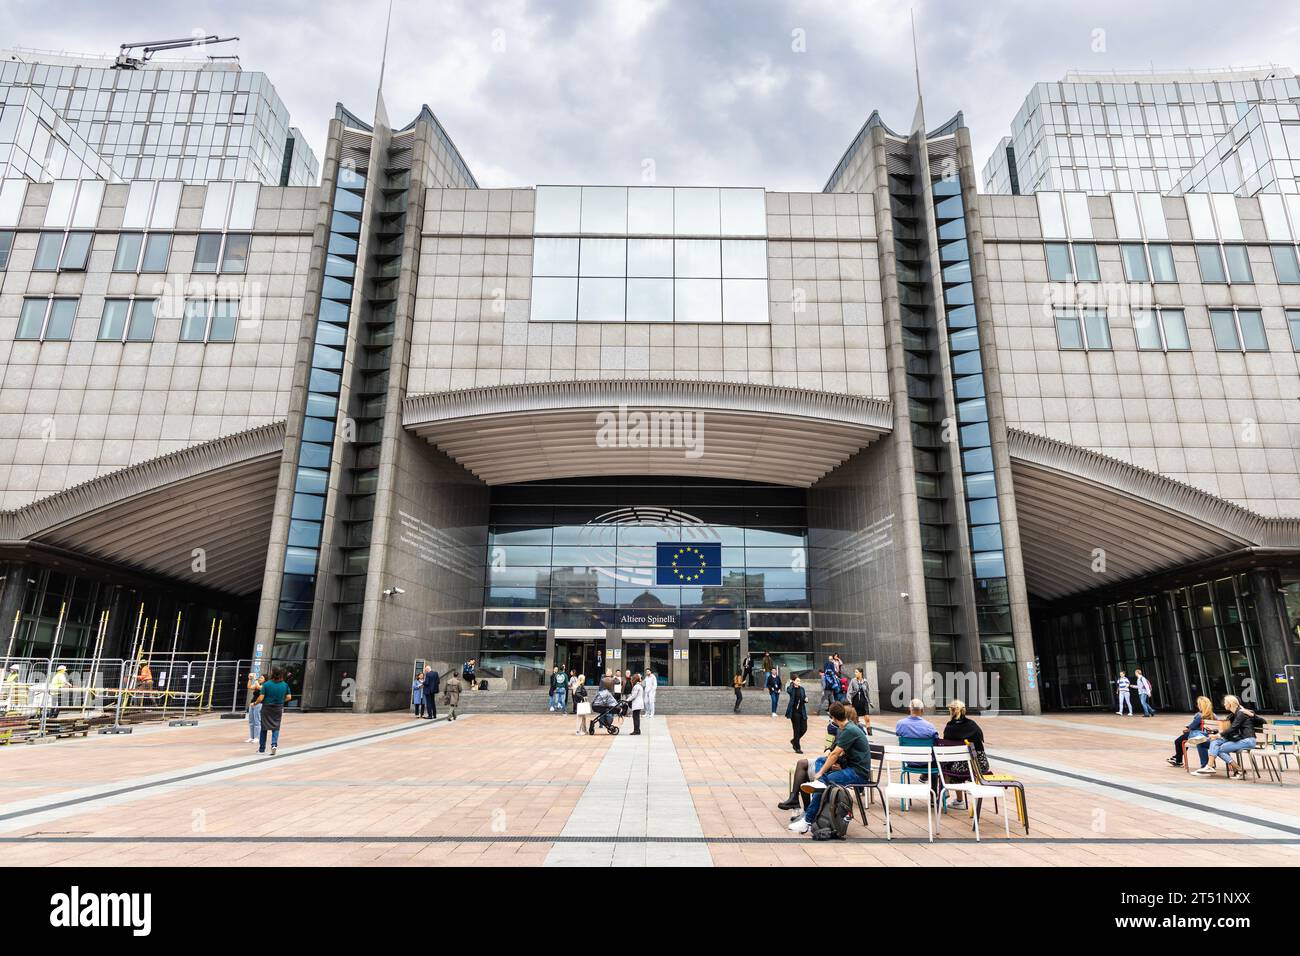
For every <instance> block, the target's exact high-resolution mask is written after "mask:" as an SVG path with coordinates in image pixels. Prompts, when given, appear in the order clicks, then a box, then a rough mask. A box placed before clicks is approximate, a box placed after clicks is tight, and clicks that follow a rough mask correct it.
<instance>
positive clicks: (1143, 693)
mask: <svg viewBox="0 0 1300 956" xmlns="http://www.w3.org/2000/svg"><path fill="white" fill-rule="evenodd" d="M1133 676H1134V678H1136V679H1137V688H1138V702H1139V703H1140V704H1141V705H1142V716H1143V717H1154V716H1155V713H1156V710H1155V708H1154V707H1152V706H1151V681H1149V680H1147V678H1146V675H1145V674H1143V673H1142V668H1140V667H1139V668H1138V669H1137V670H1135V671H1134V672H1133ZM1129 709H1130V710H1131V709H1132V704H1130V705H1129Z"/></svg>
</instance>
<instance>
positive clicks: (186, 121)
mask: <svg viewBox="0 0 1300 956" xmlns="http://www.w3.org/2000/svg"><path fill="white" fill-rule="evenodd" d="M318 173H319V163H318V162H317V160H316V157H315V155H313V153H312V150H311V147H310V146H308V145H307V142H306V140H304V139H303V136H302V133H301V132H299V131H298V130H297V129H296V128H294V127H293V126H291V125H290V123H289V111H288V110H287V109H285V106H284V103H283V102H282V101H281V100H280V97H279V95H278V94H277V93H276V92H275V87H274V86H272V85H271V81H270V80H269V79H268V78H267V76H266V74H265V73H254V72H248V71H245V70H242V69H241V68H240V66H239V64H238V63H237V62H234V61H232V60H228V59H209V60H207V61H193V60H181V61H162V60H157V61H153V60H151V61H149V62H147V63H143V64H138V65H136V66H134V67H133V68H126V69H124V68H119V67H117V66H115V65H114V63H113V61H111V60H109V61H105V60H102V59H96V58H92V57H79V56H62V55H52V54H45V53H30V52H28V51H22V50H8V51H3V52H0V179H9V178H25V179H29V180H32V181H36V182H51V181H53V180H56V179H86V178H97V179H102V180H105V181H107V182H126V181H130V180H137V179H160V180H178V181H181V182H186V183H201V182H206V181H208V180H231V181H245V182H256V183H261V184H262V185H264V186H308V185H313V184H315V182H316V179H317V175H318Z"/></svg>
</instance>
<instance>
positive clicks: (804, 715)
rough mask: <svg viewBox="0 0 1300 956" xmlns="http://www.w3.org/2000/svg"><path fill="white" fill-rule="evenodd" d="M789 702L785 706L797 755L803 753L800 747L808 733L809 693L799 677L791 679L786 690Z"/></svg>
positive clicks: (791, 741) (792, 742)
mask: <svg viewBox="0 0 1300 956" xmlns="http://www.w3.org/2000/svg"><path fill="white" fill-rule="evenodd" d="M785 692H786V694H787V695H788V697H789V701H788V702H787V703H786V705H785V716H786V719H787V720H789V721H790V746H791V747H793V748H794V752H795V753H797V754H801V753H803V748H801V747H800V746H799V744H800V742H801V741H802V740H803V735H804V734H805V733H806V732H807V731H808V691H807V690H805V689H804V687H803V685H802V684H801V683H799V675H798V674H796V675H795V676H794V677H792V678H790V686H788V687H787V688H786V689H785Z"/></svg>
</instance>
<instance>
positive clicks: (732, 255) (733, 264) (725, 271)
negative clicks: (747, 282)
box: [722, 239, 767, 279]
mask: <svg viewBox="0 0 1300 956" xmlns="http://www.w3.org/2000/svg"><path fill="white" fill-rule="evenodd" d="M722 277H723V278H724V279H766V278H767V242H766V241H764V240H762V239H724V240H722Z"/></svg>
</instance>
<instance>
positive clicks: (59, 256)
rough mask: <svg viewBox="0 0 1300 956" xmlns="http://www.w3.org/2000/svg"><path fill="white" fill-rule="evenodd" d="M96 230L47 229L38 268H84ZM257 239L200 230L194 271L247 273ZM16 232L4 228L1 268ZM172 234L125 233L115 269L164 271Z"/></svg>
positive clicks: (39, 248) (0, 233) (40, 244)
mask: <svg viewBox="0 0 1300 956" xmlns="http://www.w3.org/2000/svg"><path fill="white" fill-rule="evenodd" d="M94 236H95V234H94V233H93V232H88V231H80V230H71V231H68V232H59V231H49V230H47V231H44V232H42V233H41V234H40V238H39V239H38V240H37V242H36V258H35V260H34V261H33V263H32V271H33V272H84V271H85V270H86V263H87V261H88V260H89V258H90V246H91V242H92V241H93V240H94ZM252 239H253V237H252V236H251V235H250V234H248V233H234V232H232V233H220V232H201V233H199V234H198V238H197V241H196V243H195V248H194V265H193V266H192V267H191V270H190V271H191V272H197V273H211V274H216V273H224V274H229V275H242V274H243V273H244V272H245V271H247V268H248V252H249V247H250V246H251V244H252ZM13 244H14V232H13V231H12V230H3V231H0V270H2V269H5V268H7V267H8V264H9V255H10V253H11V252H12V251H13ZM171 250H172V236H171V233H167V232H148V233H146V232H123V233H119V234H118V237H117V249H116V251H115V252H114V254H113V271H114V272H135V273H164V272H166V271H167V265H168V261H169V260H170V258H171Z"/></svg>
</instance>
